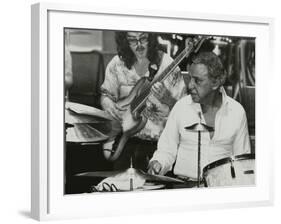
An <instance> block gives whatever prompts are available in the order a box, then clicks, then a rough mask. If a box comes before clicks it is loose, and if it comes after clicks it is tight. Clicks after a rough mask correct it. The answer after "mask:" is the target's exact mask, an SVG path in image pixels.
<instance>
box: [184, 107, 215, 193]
mask: <svg viewBox="0 0 281 224" xmlns="http://www.w3.org/2000/svg"><path fill="white" fill-rule="evenodd" d="M198 116H199V119H200V120H199V123H195V124H193V125H191V126H188V127H185V129H186V130H190V131H193V132H197V133H198V151H197V152H198V153H197V187H198V188H199V187H200V177H201V132H212V131H214V128H213V127H210V126H207V125H206V124H203V123H202V115H201V112H198Z"/></svg>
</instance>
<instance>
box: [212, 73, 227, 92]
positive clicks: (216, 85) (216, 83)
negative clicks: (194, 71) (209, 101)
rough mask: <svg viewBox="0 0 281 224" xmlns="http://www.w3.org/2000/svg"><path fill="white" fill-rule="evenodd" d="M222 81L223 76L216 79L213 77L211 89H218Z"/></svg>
mask: <svg viewBox="0 0 281 224" xmlns="http://www.w3.org/2000/svg"><path fill="white" fill-rule="evenodd" d="M224 82H225V76H223V77H220V78H218V79H214V80H213V87H212V89H213V90H216V89H218V88H219V87H220V86H222V85H223V84H224Z"/></svg>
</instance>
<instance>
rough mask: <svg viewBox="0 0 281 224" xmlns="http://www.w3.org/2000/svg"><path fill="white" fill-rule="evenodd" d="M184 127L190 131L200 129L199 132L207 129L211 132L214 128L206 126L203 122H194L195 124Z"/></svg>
mask: <svg viewBox="0 0 281 224" xmlns="http://www.w3.org/2000/svg"><path fill="white" fill-rule="evenodd" d="M184 129H186V130H190V131H195V132H198V131H201V132H207V131H208V132H213V131H214V130H215V129H214V128H213V127H210V126H208V125H206V124H203V123H196V124H193V125H190V126H187V127H185V128H184Z"/></svg>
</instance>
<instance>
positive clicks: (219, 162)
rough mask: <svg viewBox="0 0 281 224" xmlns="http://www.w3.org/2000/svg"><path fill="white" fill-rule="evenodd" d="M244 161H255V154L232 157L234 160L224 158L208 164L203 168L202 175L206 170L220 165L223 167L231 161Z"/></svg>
mask: <svg viewBox="0 0 281 224" xmlns="http://www.w3.org/2000/svg"><path fill="white" fill-rule="evenodd" d="M245 159H255V154H253V153H249V154H241V155H237V156H234V158H231V157H226V158H223V159H219V160H216V161H214V162H212V163H210V164H208V165H207V166H205V167H204V168H203V173H204V174H205V173H206V172H207V171H208V170H210V169H213V168H215V167H218V166H221V165H224V164H226V163H229V162H231V161H239V160H245Z"/></svg>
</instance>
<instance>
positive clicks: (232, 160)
mask: <svg viewBox="0 0 281 224" xmlns="http://www.w3.org/2000/svg"><path fill="white" fill-rule="evenodd" d="M233 162H234V159H233V158H231V161H230V172H231V177H232V178H235V177H236V175H235V169H234V166H233Z"/></svg>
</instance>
